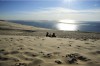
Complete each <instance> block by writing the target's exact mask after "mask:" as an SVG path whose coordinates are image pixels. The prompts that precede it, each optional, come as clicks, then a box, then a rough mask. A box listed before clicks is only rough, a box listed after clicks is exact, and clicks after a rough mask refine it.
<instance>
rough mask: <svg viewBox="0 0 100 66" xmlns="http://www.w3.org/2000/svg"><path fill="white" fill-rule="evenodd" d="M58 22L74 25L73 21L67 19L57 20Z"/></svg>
mask: <svg viewBox="0 0 100 66" xmlns="http://www.w3.org/2000/svg"><path fill="white" fill-rule="evenodd" d="M58 22H62V23H76V21H75V20H68V19H65V20H59V21H58Z"/></svg>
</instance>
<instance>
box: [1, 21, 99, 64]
mask: <svg viewBox="0 0 100 66" xmlns="http://www.w3.org/2000/svg"><path fill="white" fill-rule="evenodd" d="M5 25H6V27H5ZM16 26H17V27H16ZM0 28H2V29H0V66H100V33H89V32H87V33H86V32H68V31H67V32H63V31H57V30H48V29H43V28H36V27H32V26H25V25H20V24H15V23H9V22H3V21H0ZM8 28H9V29H8ZM19 29H20V30H19ZM33 31H35V32H33ZM46 32H50V33H53V32H54V33H56V35H57V37H53V38H52V37H45V34H46Z"/></svg>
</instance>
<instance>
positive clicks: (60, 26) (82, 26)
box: [9, 20, 100, 32]
mask: <svg viewBox="0 0 100 66" xmlns="http://www.w3.org/2000/svg"><path fill="white" fill-rule="evenodd" d="M9 21H10V22H14V23H19V24H23V25H30V26H35V27H42V28H48V29H56V30H64V31H85V32H100V21H75V22H74V23H70V22H57V21H46V20H44V21H43V20H42V21H41V20H40V21H28V20H26V21H25V20H9Z"/></svg>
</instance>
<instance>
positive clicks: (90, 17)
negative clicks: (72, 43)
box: [9, 7, 100, 21]
mask: <svg viewBox="0 0 100 66" xmlns="http://www.w3.org/2000/svg"><path fill="white" fill-rule="evenodd" d="M9 19H19V20H22V19H23V20H62V19H72V20H79V21H100V9H91V10H74V9H67V8H62V7H55V8H43V9H39V10H35V11H30V12H29V11H27V12H26V11H20V12H18V13H17V14H16V15H11V16H10V18H9Z"/></svg>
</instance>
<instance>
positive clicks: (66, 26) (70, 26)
mask: <svg viewBox="0 0 100 66" xmlns="http://www.w3.org/2000/svg"><path fill="white" fill-rule="evenodd" d="M56 27H57V29H58V30H68V31H76V30H77V25H75V24H64V23H58V24H57V25H56Z"/></svg>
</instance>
